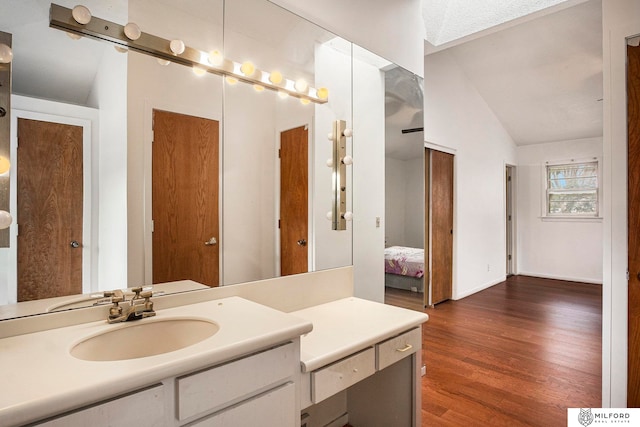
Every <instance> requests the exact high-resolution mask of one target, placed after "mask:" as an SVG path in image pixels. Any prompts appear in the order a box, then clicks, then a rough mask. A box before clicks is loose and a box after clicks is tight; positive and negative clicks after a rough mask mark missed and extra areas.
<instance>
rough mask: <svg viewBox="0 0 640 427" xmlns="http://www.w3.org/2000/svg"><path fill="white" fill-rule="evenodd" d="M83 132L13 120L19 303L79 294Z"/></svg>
mask: <svg viewBox="0 0 640 427" xmlns="http://www.w3.org/2000/svg"><path fill="white" fill-rule="evenodd" d="M82 168H83V164H82V127H80V126H72V125H66V124H61V123H51V122H43V121H39V120H29V119H23V118H19V119H18V154H17V171H18V173H17V175H18V178H17V186H18V194H17V199H18V218H17V219H18V240H17V241H18V243H17V245H18V248H17V254H18V255H17V256H18V266H17V268H18V273H17V274H18V301H29V300H35V299H41V298H51V297H59V296H64V295H73V294H80V293H82V221H83V212H82V209H83V197H82V194H83V182H82V180H83V173H82Z"/></svg>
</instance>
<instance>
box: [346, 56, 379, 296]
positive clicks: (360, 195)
mask: <svg viewBox="0 0 640 427" xmlns="http://www.w3.org/2000/svg"><path fill="white" fill-rule="evenodd" d="M358 49H359V48H358V47H357V46H355V47H354V56H356V57H361V55H360V54H359V53H358V54H356V51H357V50H358ZM353 73H354V76H357V78H355V79H354V80H353V138H351V141H348V142H347V146H349V143H351V145H352V147H353V158H354V164H353V166H352V169H353V193H352V194H353V206H354V218H353V266H354V267H353V270H354V291H355V295H356V296H357V297H359V298H365V299H369V300H372V301H378V302H384V230H385V224H386V219H385V212H384V210H385V207H384V203H385V188H384V185H385V181H384V179H385V178H384V175H385V174H384V170H385V158H384V128H385V125H384V121H385V119H384V85H385V82H384V73H383V72H381V71H380V70H379V69H378V68H377V67H375V66H372V65H370V64H369V63H367V62H365V61H364V60H358V59H354V61H353ZM376 218H380V225H377V224H376Z"/></svg>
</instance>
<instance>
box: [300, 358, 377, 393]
mask: <svg viewBox="0 0 640 427" xmlns="http://www.w3.org/2000/svg"><path fill="white" fill-rule="evenodd" d="M375 368H376V366H375V351H374V349H373V348H368V349H367V350H364V351H361V352H360V353H357V354H354V355H353V356H349V357H347V358H346V359H342V360H340V361H338V362H336V363H334V364H332V365H329V366H327V367H325V368H322V369H318V370H317V371H313V372H311V401H312V402H313V403H318V402H320V401H322V400H324V399H326V398H327V397H329V396H333V395H334V394H336V393H337V392H339V391H341V390H344V389H346V388H348V387H350V386H352V385H353V384H355V383H357V382H358V381H361V380H363V379H365V378H367V377H368V376H370V375H373V374H374V373H375V370H376V369H375Z"/></svg>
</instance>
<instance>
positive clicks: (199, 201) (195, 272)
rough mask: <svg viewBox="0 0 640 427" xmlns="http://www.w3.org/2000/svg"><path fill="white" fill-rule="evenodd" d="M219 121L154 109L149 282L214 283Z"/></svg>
mask: <svg viewBox="0 0 640 427" xmlns="http://www.w3.org/2000/svg"><path fill="white" fill-rule="evenodd" d="M219 135H220V131H219V122H218V121H216V120H210V119H204V118H201V117H194V116H188V115H184V114H179V113H172V112H168V111H160V110H153V145H152V178H151V179H152V208H151V210H152V218H153V238H152V242H153V243H152V250H153V255H152V258H153V262H152V263H153V283H162V282H170V281H175V280H193V281H195V282H198V283H202V284H204V285H207V286H218V284H219V256H220V255H219V251H220V250H219V247H220V246H219V245H218V238H219V234H218V233H219V230H218V223H219V222H218V221H219V218H218V191H219V190H218V170H219V164H218V146H219Z"/></svg>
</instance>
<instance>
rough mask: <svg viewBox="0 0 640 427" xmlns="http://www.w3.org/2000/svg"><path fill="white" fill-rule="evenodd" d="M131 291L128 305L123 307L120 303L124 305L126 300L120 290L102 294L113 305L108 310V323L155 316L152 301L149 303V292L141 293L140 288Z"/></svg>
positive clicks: (150, 294) (150, 293)
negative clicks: (131, 294) (109, 299)
mask: <svg viewBox="0 0 640 427" xmlns="http://www.w3.org/2000/svg"><path fill="white" fill-rule="evenodd" d="M131 291H132V292H133V293H134V295H133V296H132V297H131V299H130V300H129V305H128V306H124V307H123V306H121V305H120V303H125V302H127V300H126V297H125V294H124V292H122V291H121V290H120V289H116V290H115V291H106V292H105V293H104V296H105V297H108V298H111V302H112V303H113V305H112V306H111V307H110V308H109V317H107V322H108V323H119V322H128V321H130V320H138V319H142V318H145V317H151V316H155V315H156V312H155V311H154V310H153V301H151V296H152V292H151V291H144V292H143V291H142V288H131Z"/></svg>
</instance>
